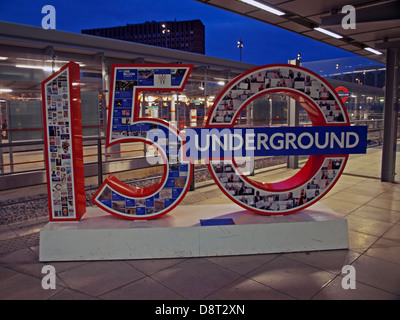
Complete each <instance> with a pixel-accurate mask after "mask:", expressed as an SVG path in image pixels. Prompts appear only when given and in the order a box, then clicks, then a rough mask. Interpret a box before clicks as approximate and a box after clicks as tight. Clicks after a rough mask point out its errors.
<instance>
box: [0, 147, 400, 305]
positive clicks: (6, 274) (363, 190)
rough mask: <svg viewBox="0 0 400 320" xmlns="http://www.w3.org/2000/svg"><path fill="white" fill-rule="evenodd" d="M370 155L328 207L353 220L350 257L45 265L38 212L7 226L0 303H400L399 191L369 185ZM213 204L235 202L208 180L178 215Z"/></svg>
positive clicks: (1, 246) (327, 200) (0, 231)
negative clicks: (51, 282) (52, 274)
mask: <svg viewBox="0 0 400 320" xmlns="http://www.w3.org/2000/svg"><path fill="white" fill-rule="evenodd" d="M370 156H371V158H370V162H369V163H368V162H366V161H357V158H356V157H355V158H354V161H353V162H352V161H350V162H349V164H348V165H347V167H346V171H345V173H344V174H343V175H342V176H341V177H340V179H339V181H338V183H337V184H336V185H335V186H334V188H333V189H332V190H331V191H330V192H329V194H328V195H327V196H325V197H324V198H323V199H322V200H321V203H322V204H323V205H325V206H327V207H329V208H330V209H332V210H333V211H335V212H336V213H338V214H339V215H341V216H342V217H344V218H345V219H346V220H347V223H348V240H349V248H348V249H341V250H323V251H312V252H291V253H279V252H278V253H269V254H251V255H241V256H207V257H185V258H164V259H127V260H118V261H115V260H113V261H111V260H107V261H68V262H51V263H50V262H49V263H46V262H39V232H40V230H41V229H42V228H43V227H44V226H45V225H46V224H47V223H48V217H47V215H46V214H44V215H42V216H41V215H40V214H34V211H35V208H33V207H32V209H30V210H32V212H31V213H29V214H31V218H30V219H27V220H25V221H21V222H13V223H6V224H3V225H0V299H1V300H7V299H35V300H66V299H84V300H86V299H87V300H89V299H94V300H97V299H104V300H111V299H118V300H121V299H122V300H123V299H130V300H242V299H243V300H286V299H287V300H337V299H340V300H346V299H351V300H357V299H360V300H368V299H373V300H376V299H382V300H399V299H400V198H399V194H400V185H399V184H393V183H384V182H381V181H380V180H379V179H376V178H374V177H371V176H369V177H366V176H363V175H362V174H363V172H364V173H365V172H367V170H369V173H372V174H373V172H374V170H375V167H377V166H374V165H373V163H374V161H378V159H379V155H377V154H375V153H374V152H371V153H370ZM289 174H293V171H290V170H288V169H286V168H282V167H281V168H275V169H274V170H269V171H267V172H265V173H263V174H262V175H261V176H260V178H263V179H269V181H271V180H274V179H276V181H279V180H282V179H283V178H284V177H286V176H287V175H289ZM10 192H11V191H10ZM15 192H17V191H15ZM25 192H27V191H25ZM31 192H32V194H33V193H34V190H31ZM10 194H11V193H10ZM213 204H215V205H217V204H230V201H229V199H227V198H226V197H225V195H224V194H223V193H222V192H221V191H220V190H219V189H218V187H217V186H216V185H215V184H214V183H212V181H208V182H204V183H201V184H198V185H196V190H195V191H192V192H189V193H188V194H187V196H186V197H185V199H184V200H183V201H182V203H181V204H180V207H182V208H183V209H184V208H185V207H187V208H191V207H193V206H194V205H213ZM37 206H38V207H40V205H39V204H38V205H37ZM10 208H11V207H10ZM10 210H12V209H10ZM14 210H19V209H18V207H17V205H15V207H14ZM46 264H50V265H52V266H54V268H55V270H56V288H55V289H48V290H44V289H43V288H42V285H41V282H42V279H43V277H44V274H42V273H41V270H42V267H43V266H45V265H46ZM346 265H351V266H353V267H354V268H355V271H356V288H355V289H347V290H346V289H344V288H343V287H342V281H343V279H344V277H345V276H346V273H342V268H343V267H344V266H346ZM194 288H195V290H194Z"/></svg>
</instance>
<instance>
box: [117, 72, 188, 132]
mask: <svg viewBox="0 0 400 320" xmlns="http://www.w3.org/2000/svg"><path fill="white" fill-rule="evenodd" d="M186 71H187V69H165V68H163V69H131V68H125V69H121V68H117V69H116V71H115V72H116V75H115V85H114V105H113V109H112V130H111V139H112V140H114V139H118V138H123V137H146V131H148V130H149V127H148V126H146V124H132V112H133V105H132V102H133V101H132V99H133V89H134V88H135V87H137V86H139V87H145V88H148V89H152V88H172V89H173V88H174V87H179V86H180V85H181V83H182V81H183V78H184V76H185V73H186ZM144 90H145V89H144Z"/></svg>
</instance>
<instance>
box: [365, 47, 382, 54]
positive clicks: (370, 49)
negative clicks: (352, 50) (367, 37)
mask: <svg viewBox="0 0 400 320" xmlns="http://www.w3.org/2000/svg"><path fill="white" fill-rule="evenodd" d="M364 49H365V50H367V51H369V52H372V53H375V54H382V52H380V51H378V50H375V49H372V48H370V47H367V48H364Z"/></svg>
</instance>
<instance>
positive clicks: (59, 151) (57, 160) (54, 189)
mask: <svg viewBox="0 0 400 320" xmlns="http://www.w3.org/2000/svg"><path fill="white" fill-rule="evenodd" d="M69 103H70V96H69V89H68V71H67V70H65V71H64V72H62V73H60V75H59V76H58V77H57V78H55V79H53V80H52V81H50V82H49V83H47V85H46V111H47V119H46V122H47V128H48V146H49V150H47V152H48V154H49V161H50V163H49V166H50V168H49V169H50V181H51V197H52V199H53V201H52V203H53V217H54V218H58V217H59V218H65V217H68V218H71V217H75V203H74V182H73V174H72V170H73V165H72V161H73V158H72V142H71V117H70V105H69Z"/></svg>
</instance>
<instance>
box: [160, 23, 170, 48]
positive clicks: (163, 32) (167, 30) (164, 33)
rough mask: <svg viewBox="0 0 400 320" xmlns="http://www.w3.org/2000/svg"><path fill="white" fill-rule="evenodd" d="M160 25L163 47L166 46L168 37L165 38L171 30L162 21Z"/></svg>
mask: <svg viewBox="0 0 400 320" xmlns="http://www.w3.org/2000/svg"><path fill="white" fill-rule="evenodd" d="M161 27H162V31H161V32H162V34H163V35H165V47H166V48H167V47H168V39H167V35H169V34H170V33H171V30H170V29H168V28H167V26H166V25H165V23H163V24H162V25H161Z"/></svg>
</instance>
